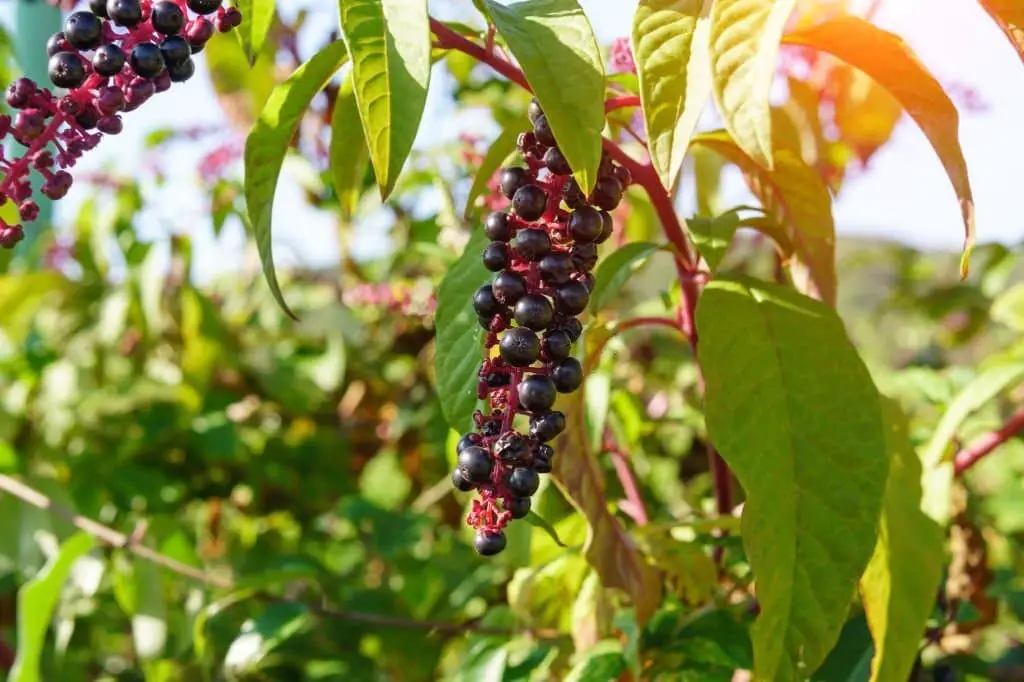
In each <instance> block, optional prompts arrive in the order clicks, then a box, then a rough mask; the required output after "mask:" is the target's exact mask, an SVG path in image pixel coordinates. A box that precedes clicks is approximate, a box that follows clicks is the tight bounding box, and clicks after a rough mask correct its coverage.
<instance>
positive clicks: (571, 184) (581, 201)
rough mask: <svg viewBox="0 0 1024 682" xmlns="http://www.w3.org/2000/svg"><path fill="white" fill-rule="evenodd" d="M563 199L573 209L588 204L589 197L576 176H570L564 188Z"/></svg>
mask: <svg viewBox="0 0 1024 682" xmlns="http://www.w3.org/2000/svg"><path fill="white" fill-rule="evenodd" d="M562 201H564V202H565V205H566V206H568V207H569V208H571V209H577V208H580V207H581V206H585V205H586V203H587V197H586V195H584V194H583V190H581V189H580V186H579V185H578V184H576V180H575V179H574V178H569V181H568V182H566V183H565V187H564V188H562Z"/></svg>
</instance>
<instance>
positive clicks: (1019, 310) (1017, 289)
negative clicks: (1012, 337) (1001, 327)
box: [992, 283, 1024, 332]
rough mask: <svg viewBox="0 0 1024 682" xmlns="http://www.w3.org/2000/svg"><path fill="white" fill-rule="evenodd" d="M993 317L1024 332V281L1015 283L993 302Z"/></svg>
mask: <svg viewBox="0 0 1024 682" xmlns="http://www.w3.org/2000/svg"><path fill="white" fill-rule="evenodd" d="M992 319H993V320H995V321H996V322H1001V323H1002V324H1005V325H1006V326H1007V327H1009V328H1010V329H1012V330H1014V331H1017V332H1024V283H1018V284H1014V285H1013V286H1012V287H1010V288H1009V289H1007V290H1006V291H1004V292H1003V293H1002V294H1000V295H999V297H998V298H997V299H996V300H995V301H993V302H992Z"/></svg>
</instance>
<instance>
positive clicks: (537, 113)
mask: <svg viewBox="0 0 1024 682" xmlns="http://www.w3.org/2000/svg"><path fill="white" fill-rule="evenodd" d="M543 115H544V110H543V109H541V108H540V102H538V101H537V98H536V97H534V98H533V99H531V100H530V104H529V106H527V107H526V116H527V117H528V118H529V119H530V123H531V124H536V123H537V119H538V118H540V117H541V116H543Z"/></svg>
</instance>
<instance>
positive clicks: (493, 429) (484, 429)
mask: <svg viewBox="0 0 1024 682" xmlns="http://www.w3.org/2000/svg"><path fill="white" fill-rule="evenodd" d="M480 433H482V434H483V435H484V436H497V435H498V434H499V433H501V420H500V419H492V420H490V421H486V422H484V424H483V426H481V427H480Z"/></svg>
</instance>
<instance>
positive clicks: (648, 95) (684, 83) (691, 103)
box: [632, 0, 711, 187]
mask: <svg viewBox="0 0 1024 682" xmlns="http://www.w3.org/2000/svg"><path fill="white" fill-rule="evenodd" d="M710 6H711V0H641V1H640V4H639V6H638V7H637V9H636V13H635V14H634V15H633V35H632V44H633V59H634V60H635V61H636V69H637V77H638V78H639V82H640V101H641V103H642V105H643V112H644V121H645V122H646V124H647V140H648V147H649V148H650V152H651V163H653V164H654V168H655V170H657V171H658V176H659V177H660V178H661V182H662V184H664V185H665V187H673V186H675V183H676V177H677V176H678V175H679V169H680V168H681V167H682V165H683V157H684V156H686V149H687V147H688V146H689V144H690V138H691V137H692V136H693V131H694V129H695V128H696V127H697V121H698V120H699V119H700V115H701V112H703V110H704V106H705V104H707V101H708V98H709V97H711V62H710V53H709V52H708V30H709V28H710V25H709V22H708V11H709V9H710ZM683 64H685V65H686V67H685V68H680V65H683Z"/></svg>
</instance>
